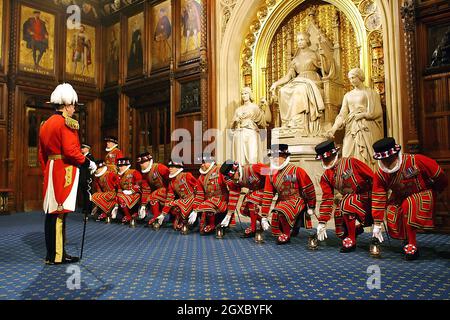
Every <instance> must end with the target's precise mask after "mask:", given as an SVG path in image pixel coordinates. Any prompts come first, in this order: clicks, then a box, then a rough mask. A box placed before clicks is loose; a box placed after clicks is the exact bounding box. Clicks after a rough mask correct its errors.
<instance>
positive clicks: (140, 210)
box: [139, 206, 147, 219]
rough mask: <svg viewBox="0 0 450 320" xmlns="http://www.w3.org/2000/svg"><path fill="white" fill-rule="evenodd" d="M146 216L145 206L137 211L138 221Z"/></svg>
mask: <svg viewBox="0 0 450 320" xmlns="http://www.w3.org/2000/svg"><path fill="white" fill-rule="evenodd" d="M146 215H147V210H146V208H145V206H141V208H140V209H139V219H144V218H145V216H146Z"/></svg>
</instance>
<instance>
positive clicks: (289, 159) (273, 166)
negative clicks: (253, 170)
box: [270, 157, 291, 170]
mask: <svg viewBox="0 0 450 320" xmlns="http://www.w3.org/2000/svg"><path fill="white" fill-rule="evenodd" d="M289 161H291V157H287V158H286V160H284V162H283V163H282V164H281V165H280V166H277V165H275V164H274V163H272V160H271V161H270V169H271V170H283V169H284V168H286V166H287V165H288V164H289Z"/></svg>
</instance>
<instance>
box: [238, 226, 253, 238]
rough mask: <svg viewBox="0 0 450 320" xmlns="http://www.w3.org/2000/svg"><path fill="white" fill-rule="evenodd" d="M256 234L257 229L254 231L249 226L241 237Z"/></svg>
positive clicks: (249, 236)
mask: <svg viewBox="0 0 450 320" xmlns="http://www.w3.org/2000/svg"><path fill="white" fill-rule="evenodd" d="M255 234H256V232H255V231H252V229H251V228H247V229H245V230H244V234H243V235H242V236H241V238H251V237H254V236H255Z"/></svg>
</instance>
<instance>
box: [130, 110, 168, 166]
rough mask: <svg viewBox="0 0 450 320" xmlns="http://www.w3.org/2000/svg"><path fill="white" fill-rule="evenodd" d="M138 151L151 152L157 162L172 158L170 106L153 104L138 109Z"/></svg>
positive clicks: (164, 161) (165, 161)
mask: <svg viewBox="0 0 450 320" xmlns="http://www.w3.org/2000/svg"><path fill="white" fill-rule="evenodd" d="M137 128H138V132H137V134H136V138H137V143H136V153H137V154H139V153H143V152H146V151H147V152H150V154H151V155H152V156H153V159H154V161H155V162H160V163H167V162H168V161H169V158H170V115H169V107H168V106H153V107H148V108H143V109H140V110H139V111H138V117H137Z"/></svg>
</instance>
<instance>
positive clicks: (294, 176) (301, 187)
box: [262, 163, 316, 236]
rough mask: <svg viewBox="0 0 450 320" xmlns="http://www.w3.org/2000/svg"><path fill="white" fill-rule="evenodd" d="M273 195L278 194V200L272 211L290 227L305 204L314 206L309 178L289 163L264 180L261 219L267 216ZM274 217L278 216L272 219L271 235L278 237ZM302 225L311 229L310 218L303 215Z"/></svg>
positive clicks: (314, 201)
mask: <svg viewBox="0 0 450 320" xmlns="http://www.w3.org/2000/svg"><path fill="white" fill-rule="evenodd" d="M274 193H278V200H277V202H276V204H275V208H274V209H273V210H274V211H276V212H278V213H281V214H283V215H284V216H285V217H286V220H287V222H288V223H289V225H290V226H291V227H293V226H294V224H295V222H296V220H297V218H298V216H299V214H300V213H301V212H302V211H303V210H305V209H306V204H307V205H308V207H309V208H314V207H315V206H316V192H315V190H314V185H313V183H312V181H311V178H310V177H309V176H308V174H307V173H306V171H305V170H303V169H302V168H300V167H298V166H295V165H293V164H290V163H289V164H288V165H287V166H286V167H285V168H283V169H281V170H276V171H271V173H270V175H269V176H268V177H267V178H266V182H265V186H264V197H263V205H262V215H263V217H266V216H267V215H268V214H269V211H270V206H271V204H272V199H273V196H274ZM274 217H275V218H278V216H275V215H274V216H273V217H272V233H273V234H274V235H275V236H279V235H280V234H281V233H280V232H279V230H278V229H277V228H274V219H273V218H274ZM275 225H276V223H275ZM302 225H303V226H304V227H305V228H307V229H310V228H312V222H311V217H310V216H309V215H308V214H305V215H304V219H303V221H302Z"/></svg>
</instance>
